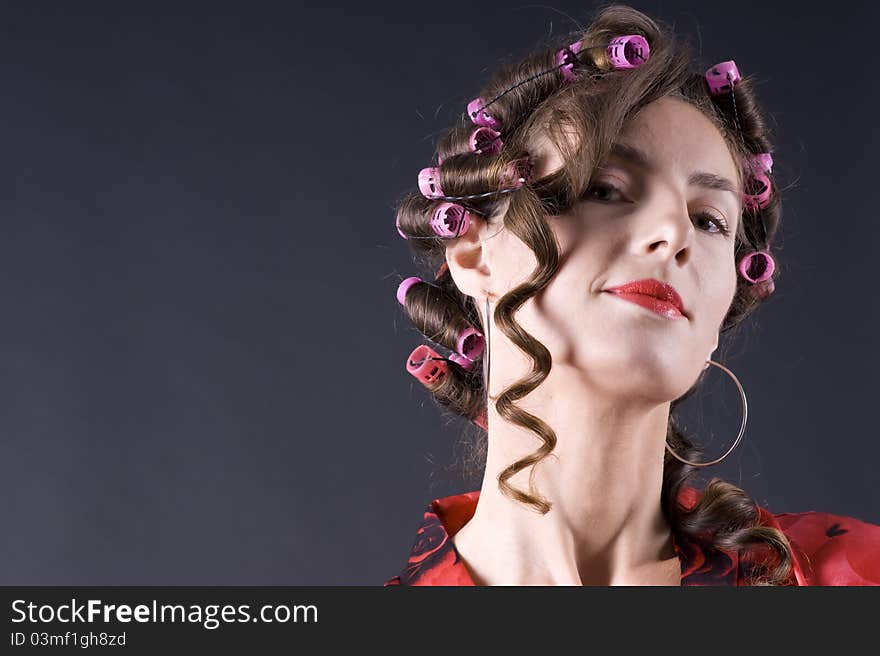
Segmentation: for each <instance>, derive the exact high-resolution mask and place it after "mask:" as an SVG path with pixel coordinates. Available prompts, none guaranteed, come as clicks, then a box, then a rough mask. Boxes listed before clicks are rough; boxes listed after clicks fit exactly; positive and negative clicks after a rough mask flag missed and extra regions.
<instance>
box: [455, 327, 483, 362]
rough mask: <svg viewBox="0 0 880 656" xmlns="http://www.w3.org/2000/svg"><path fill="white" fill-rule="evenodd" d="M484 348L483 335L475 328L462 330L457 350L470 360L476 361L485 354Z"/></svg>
mask: <svg viewBox="0 0 880 656" xmlns="http://www.w3.org/2000/svg"><path fill="white" fill-rule="evenodd" d="M484 346H485V340H484V339H483V333H481V332H480V331H479V330H477V329H476V328H474V327H473V326H469V327H468V328H465V329H464V330H462V331H461V334H460V335H459V336H458V341H457V342H456V344H455V350H456V351H457V352H458V353H460V354H461V355H463V356H464V357H466V358H467V359H468V360H476V359H477V358H478V357H480V355H481V354H482V353H483V347H484Z"/></svg>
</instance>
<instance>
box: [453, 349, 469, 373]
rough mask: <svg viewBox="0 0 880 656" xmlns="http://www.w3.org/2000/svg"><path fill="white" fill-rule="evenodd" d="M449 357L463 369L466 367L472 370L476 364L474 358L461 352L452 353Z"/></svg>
mask: <svg viewBox="0 0 880 656" xmlns="http://www.w3.org/2000/svg"><path fill="white" fill-rule="evenodd" d="M449 359H450V360H452V361H453V362H454V363H455V364H457V365H458V366H459V367H461V368H462V369H466V370H468V371H470V369H471V367H473V366H474V361H473V360H468V359H467V358H466V357H464V356H463V355H462V354H461V353H450V354H449Z"/></svg>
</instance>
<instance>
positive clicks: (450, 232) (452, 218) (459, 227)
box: [431, 203, 471, 239]
mask: <svg viewBox="0 0 880 656" xmlns="http://www.w3.org/2000/svg"><path fill="white" fill-rule="evenodd" d="M470 227H471V216H470V212H468V211H467V210H466V209H465V208H464V207H462V206H461V205H459V204H457V203H442V204H440V205H438V206H437V209H435V210H434V214H433V215H432V217H431V229H432V230H433V231H434V232H435V233H436V234H437V236H438V237H443V238H444V239H450V238H454V237H461V236H462V235H463V234H464V233H466V232H467V231H468V229H469V228H470Z"/></svg>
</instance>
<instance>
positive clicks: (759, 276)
mask: <svg viewBox="0 0 880 656" xmlns="http://www.w3.org/2000/svg"><path fill="white" fill-rule="evenodd" d="M737 269H738V270H739V273H740V275H741V276H742V277H743V278H745V279H746V280H748V281H749V282H750V283H752V284H755V283H759V282H764V281H765V280H769V278H770V276H772V275H773V271H775V270H776V262H775V261H774V260H773V257H772V256H771V255H770V252H769V251H767V250H760V251H752V252H751V253H749V254H748V255H745V256H743V258H742V259H740V261H739V265H738V266H737ZM753 273H754V274H756V275H752V274H753Z"/></svg>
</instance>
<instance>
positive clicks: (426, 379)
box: [406, 344, 449, 385]
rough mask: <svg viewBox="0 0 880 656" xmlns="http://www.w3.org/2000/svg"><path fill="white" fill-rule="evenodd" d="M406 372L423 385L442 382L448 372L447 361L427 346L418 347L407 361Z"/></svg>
mask: <svg viewBox="0 0 880 656" xmlns="http://www.w3.org/2000/svg"><path fill="white" fill-rule="evenodd" d="M406 370H407V371H408V372H409V373H411V374H412V375H413V376H415V377H416V378H418V379H419V381H421V383H422V384H423V385H430V384H432V383H434V382H436V381H438V380H441V379H442V378H443V377H444V376H445V375H446V374H447V373H448V372H449V366H448V364H447V363H446V360H445V359H443V358H441V357H440V355H439V354H438V353H437V352H436V351H435V350H434V349H432V348H431V347H430V346H428V345H426V344H422V345H421V346H417V347H416V348H415V349H414V350H413V352H412V353H410V354H409V357H408V358H407V359H406Z"/></svg>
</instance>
